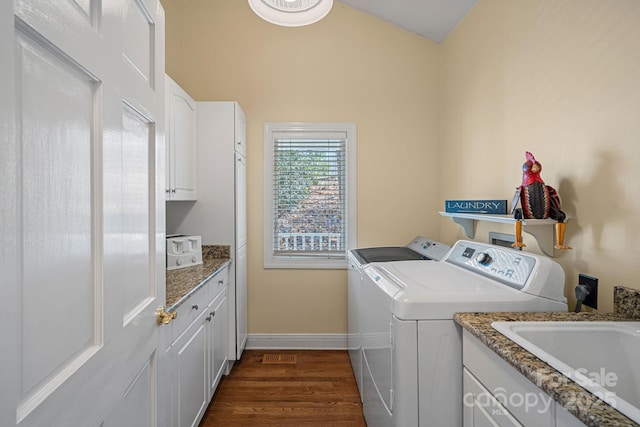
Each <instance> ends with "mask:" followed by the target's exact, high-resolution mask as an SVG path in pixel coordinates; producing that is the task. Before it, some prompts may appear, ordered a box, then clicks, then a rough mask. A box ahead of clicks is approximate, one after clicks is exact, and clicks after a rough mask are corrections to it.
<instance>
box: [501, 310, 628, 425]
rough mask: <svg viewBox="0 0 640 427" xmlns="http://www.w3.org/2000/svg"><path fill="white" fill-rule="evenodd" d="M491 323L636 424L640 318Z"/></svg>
mask: <svg viewBox="0 0 640 427" xmlns="http://www.w3.org/2000/svg"><path fill="white" fill-rule="evenodd" d="M491 326H493V328H494V329H495V330H497V331H498V332H500V333H502V334H503V335H505V336H506V337H507V338H509V339H511V340H512V341H514V342H515V343H517V344H518V345H520V346H521V347H523V348H525V349H526V350H528V351H529V352H530V353H533V354H534V355H535V356H536V357H538V358H539V359H541V360H543V361H544V362H546V363H547V364H549V365H550V366H552V367H553V368H555V369H556V370H558V371H559V372H561V373H562V374H564V375H565V376H567V377H568V378H570V379H572V380H573V381H575V382H576V383H577V384H578V385H580V386H582V387H584V388H585V389H587V390H589V391H590V392H592V393H593V394H594V395H596V396H597V397H599V398H600V399H602V400H603V401H604V402H606V403H608V404H609V405H611V406H613V407H614V408H616V409H617V410H618V411H620V412H622V413H623V414H625V415H626V416H627V417H629V418H631V419H632V420H634V421H635V422H638V423H640V359H639V358H638V355H640V321H637V322H544V321H540V322H524V321H523V322H493V323H492V324H491Z"/></svg>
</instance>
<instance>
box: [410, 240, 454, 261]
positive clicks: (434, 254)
mask: <svg viewBox="0 0 640 427" xmlns="http://www.w3.org/2000/svg"><path fill="white" fill-rule="evenodd" d="M407 247H408V248H409V249H411V250H413V251H415V252H418V253H419V254H421V255H423V256H425V257H427V258H428V259H432V260H435V261H440V260H441V259H442V258H444V256H445V255H446V254H447V252H449V250H450V249H451V246H449V245H445V244H444V243H440V242H436V241H435V240H429V239H427V238H426V237H422V236H416V237H415V238H414V239H413V240H412V241H411V242H409V244H408V245H407Z"/></svg>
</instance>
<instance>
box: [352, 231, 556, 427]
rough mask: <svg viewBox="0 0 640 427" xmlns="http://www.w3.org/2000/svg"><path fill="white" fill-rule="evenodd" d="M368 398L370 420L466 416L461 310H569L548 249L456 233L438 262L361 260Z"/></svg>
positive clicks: (383, 426)
mask: <svg viewBox="0 0 640 427" xmlns="http://www.w3.org/2000/svg"><path fill="white" fill-rule="evenodd" d="M364 272H365V278H364V282H363V284H362V287H361V291H362V292H361V295H362V299H361V304H360V308H361V312H360V315H361V318H360V321H361V326H362V372H363V378H362V381H363V387H362V399H363V408H364V414H365V418H366V421H367V425H368V427H378V426H380V427H389V426H398V427H411V426H422V427H426V426H447V427H448V426H461V425H462V409H463V408H462V332H461V330H460V327H459V326H457V325H456V324H455V322H454V321H453V314H454V313H455V312H487V311H503V312H504V311H529V312H531V311H567V304H566V298H565V297H564V295H563V293H564V272H563V270H562V268H561V267H560V266H559V265H558V263H556V262H554V261H552V260H551V259H549V258H546V257H541V256H537V255H534V254H528V253H523V252H520V251H516V250H512V249H508V248H504V247H500V246H493V245H487V244H482V243H477V242H469V241H464V240H461V241H458V242H457V243H456V244H455V245H454V247H453V248H452V249H451V251H449V253H448V254H447V255H446V256H445V257H444V258H443V259H442V260H440V261H433V262H408V261H395V262H388V263H372V264H369V265H367V266H365V267H364Z"/></svg>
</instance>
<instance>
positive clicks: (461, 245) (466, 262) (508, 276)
mask: <svg viewBox="0 0 640 427" xmlns="http://www.w3.org/2000/svg"><path fill="white" fill-rule="evenodd" d="M445 261H446V262H449V263H452V264H455V265H458V266H460V267H462V268H464V269H467V270H470V271H472V272H475V273H478V274H482V275H483V276H488V277H490V278H492V279H495V280H497V281H499V282H502V283H505V284H507V285H509V286H511V287H513V288H516V289H522V288H523V287H524V286H525V285H526V283H527V280H529V276H531V273H532V272H533V270H534V269H535V267H536V259H535V258H534V257H530V256H527V255H525V254H523V253H522V252H521V251H516V250H513V249H509V248H505V247H502V246H494V245H488V244H483V243H477V242H468V241H460V242H458V243H456V245H455V246H454V247H453V250H452V251H451V252H450V253H449V255H448V256H447V258H446V260H445Z"/></svg>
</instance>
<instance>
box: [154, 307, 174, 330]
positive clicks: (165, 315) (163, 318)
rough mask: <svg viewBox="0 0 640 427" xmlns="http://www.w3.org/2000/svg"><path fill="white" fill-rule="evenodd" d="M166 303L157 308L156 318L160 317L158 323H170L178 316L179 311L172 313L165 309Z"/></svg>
mask: <svg viewBox="0 0 640 427" xmlns="http://www.w3.org/2000/svg"><path fill="white" fill-rule="evenodd" d="M164 308H165V307H164V305H161V306H160V307H158V309H157V310H156V318H157V319H158V325H168V324H169V323H171V321H172V320H173V319H175V318H176V317H177V316H178V312H176V311H172V312H171V313H169V312H166V311H164Z"/></svg>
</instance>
